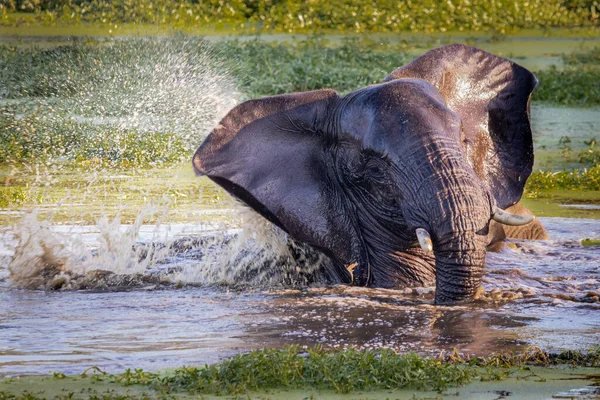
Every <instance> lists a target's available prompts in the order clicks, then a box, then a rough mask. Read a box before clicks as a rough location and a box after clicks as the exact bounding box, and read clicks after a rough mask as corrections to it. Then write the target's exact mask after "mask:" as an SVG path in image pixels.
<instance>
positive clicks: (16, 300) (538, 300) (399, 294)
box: [0, 218, 600, 376]
mask: <svg viewBox="0 0 600 400" xmlns="http://www.w3.org/2000/svg"><path fill="white" fill-rule="evenodd" d="M542 222H543V223H544V224H545V226H546V227H547V228H548V230H549V234H550V236H551V237H552V240H550V241H541V242H528V241H514V242H511V243H510V244H509V246H507V247H506V248H505V249H504V250H502V251H501V252H500V253H488V256H487V264H486V273H485V278H484V287H485V289H486V294H485V296H484V300H480V301H478V302H475V303H473V304H468V305H460V306H453V307H439V306H434V305H433V288H409V289H398V290H388V289H366V288H354V287H348V286H334V287H327V286H326V285H324V284H323V283H316V284H313V285H312V286H305V285H301V284H300V285H299V284H295V285H291V286H290V285H286V283H285V281H284V280H281V281H277V277H275V278H273V277H271V278H270V279H272V280H271V283H270V284H269V285H270V286H271V287H272V288H271V289H269V288H265V285H264V281H263V282H262V283H261V282H259V281H257V284H256V286H255V287H252V285H248V286H246V287H244V288H241V287H240V286H239V285H230V284H227V283H226V282H224V281H223V282H219V280H221V279H223V277H224V276H226V275H227V274H232V273H234V272H235V271H233V272H232V270H227V271H226V270H225V267H224V266H223V265H218V264H214V263H209V264H210V265H208V264H207V262H206V261H207V260H206V257H208V254H209V253H210V251H209V250H207V249H208V247H202V246H207V245H206V244H201V245H198V244H196V246H195V247H194V246H191V247H187V248H186V247H185V246H181V247H179V248H178V250H176V251H175V253H171V256H169V257H165V258H163V259H161V261H160V262H157V263H155V264H144V265H145V270H144V271H142V275H144V274H146V275H149V276H150V275H154V276H156V275H157V274H159V273H160V274H161V275H162V278H161V279H162V280H161V282H163V284H160V283H158V284H157V283H156V282H153V283H151V284H148V285H145V284H144V283H143V282H142V283H140V281H139V280H138V281H137V282H134V283H133V284H132V285H131V286H130V287H126V286H125V287H123V286H120V287H116V288H110V287H108V288H104V289H103V290H97V289H96V290H77V291H72V290H62V291H60V290H59V291H42V290H30V289H21V288H18V287H16V286H18V282H15V279H11V278H10V277H9V276H8V271H7V270H6V269H3V270H1V273H0V276H2V282H1V286H0V329H1V330H2V335H0V375H4V376H14V375H20V374H43V373H47V372H48V371H50V370H54V371H65V372H68V373H78V372H81V371H83V370H84V369H85V368H87V367H89V366H92V365H95V366H98V367H100V368H102V369H106V370H108V371H121V370H122V369H124V368H133V367H136V368H140V367H141V368H144V369H150V370H156V369H162V368H165V367H175V366H180V365H182V364H190V365H192V364H193V365H202V364H204V363H207V362H216V361H218V360H219V359H220V357H223V356H227V355H231V354H233V353H234V352H237V351H243V350H248V349H254V348H262V347H279V346H282V345H284V344H291V343H296V344H302V345H307V346H313V345H316V344H320V345H322V346H325V347H328V348H345V347H348V346H351V347H359V348H382V347H388V348H392V349H394V350H397V351H408V350H412V351H417V352H419V353H422V354H429V355H437V354H439V353H440V352H441V351H447V352H449V351H453V349H454V348H456V349H458V350H459V351H460V352H464V353H467V354H476V355H487V354H489V353H490V352H495V351H509V350H510V351H520V350H525V348H526V347H528V346H539V347H541V348H543V349H545V350H549V351H561V350H566V349H587V348H590V347H591V346H593V345H597V344H598V343H600V318H598V315H600V314H599V312H600V302H599V296H600V281H599V279H598V277H599V273H600V250H599V248H598V247H582V246H581V244H580V239H581V238H584V237H599V236H600V224H598V222H597V221H596V220H585V219H566V218H543V219H542ZM128 229H131V226H122V227H121V229H120V230H121V231H128ZM159 231H161V234H162V233H164V232H169V233H168V234H166V236H161V235H158V234H157V233H156V232H157V230H156V228H153V227H150V226H142V228H141V229H140V231H139V233H138V236H137V239H136V240H137V241H138V246H139V243H140V242H150V241H153V240H154V241H155V240H156V238H157V237H160V238H161V240H163V242H164V243H170V242H171V241H172V240H174V239H175V238H177V237H180V236H181V235H186V236H187V235H189V234H190V233H193V232H196V234H198V235H207V233H206V232H207V231H206V227H200V226H185V225H177V226H174V227H172V228H170V229H166V228H165V227H164V226H163V227H161V228H160V229H159ZM43 232H44V233H45V235H46V237H47V236H48V232H57V233H58V234H59V235H60V238H61V239H60V240H62V241H64V240H70V239H71V240H73V241H77V242H78V243H84V244H85V246H87V247H88V249H89V250H90V251H91V250H93V251H92V252H91V253H90V254H92V257H93V254H96V257H100V256H101V254H100V253H98V251H99V249H100V247H99V243H102V242H101V240H99V239H100V238H101V237H102V234H101V232H99V230H98V228H97V227H96V228H93V227H89V228H88V229H83V228H81V227H76V228H72V229H71V228H69V227H65V226H60V227H49V231H43ZM230 234H231V235H236V234H238V235H240V233H239V231H232V232H230ZM242 236H243V235H242ZM31 237H34V235H33V236H31ZM3 238H4V240H3V241H2V251H1V252H0V254H2V255H4V256H5V257H7V256H9V255H10V254H12V253H13V252H14V251H15V246H17V242H16V241H15V239H14V237H12V236H11V235H9V233H8V232H6V231H5V233H4V237H3ZM69 238H70V239H69ZM82 238H83V239H82ZM246 239H247V238H246ZM214 243H215V242H212V244H211V246H213V247H212V251H213V252H218V251H219V248H218V247H214ZM253 243H254V244H255V243H256V242H255V240H254V239H252V240H249V241H248V240H246V241H244V242H243V243H241V244H242V247H243V246H246V247H252V246H253ZM209 247H210V246H209ZM233 248H234V247H231V246H229V247H227V248H226V251H227V252H231V251H232V249H233ZM235 248H238V249H239V248H240V247H235ZM17 250H18V249H17ZM198 250H204V251H205V255H204V256H202V254H200V253H198ZM132 251H133V250H132ZM240 251H241V250H240ZM102 260H104V261H103V262H107V261H106V260H110V258H106V257H104V258H102ZM237 260H238V261H239V258H238V259H237ZM82 262H83V263H85V261H82ZM142 264H143V263H142ZM240 264H241V263H240ZM90 265H95V267H90ZM123 265H124V266H122V267H120V268H122V269H121V270H118V269H117V268H116V267H115V265H113V264H110V265H102V264H101V261H100V260H97V263H96V264H93V263H92V264H87V268H88V269H91V270H93V269H94V268H100V269H108V270H110V269H112V270H113V271H115V272H116V273H119V274H127V269H128V268H132V267H131V266H127V264H123ZM64 268H65V269H68V268H71V269H73V270H74V269H76V268H77V266H76V265H71V266H65V267H64ZM136 268H138V269H137V271H138V272H139V266H138V267H136ZM219 268H221V269H223V271H221V272H223V274H220V275H219V274H215V273H214V272H215V271H214V269H219ZM229 268H231V267H229ZM134 269H135V268H134ZM211 270H213V271H212V273H211ZM182 271H187V273H186V274H183V273H182ZM193 271H196V272H198V273H196V274H193V273H190V272H193ZM238 272H239V271H238ZM49 279H50V278H49ZM186 279H187V280H186ZM236 279H239V276H238V277H237V278H236ZM253 279H255V278H253V277H252V275H250V278H248V283H249V284H252V282H253V281H252V280H253ZM182 280H185V281H184V282H182ZM175 282H178V283H175ZM211 282H212V283H211ZM217 283H221V285H216V284H217ZM198 285H200V286H198ZM215 285H216V286H215Z"/></svg>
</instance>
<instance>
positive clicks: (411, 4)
mask: <svg viewBox="0 0 600 400" xmlns="http://www.w3.org/2000/svg"><path fill="white" fill-rule="evenodd" d="M0 11H1V12H2V13H3V15H2V19H1V20H0V21H2V23H3V24H5V25H18V24H28V23H40V22H42V23H45V24H55V23H57V22H60V23H68V24H77V23H80V22H100V23H104V24H110V25H118V24H123V23H149V24H167V25H173V26H182V27H183V26H190V25H204V26H213V27H227V28H228V29H231V30H242V31H250V32H255V31H267V32H272V31H275V32H314V31H323V30H337V31H341V32H401V31H419V32H439V31H441V32H444V31H448V30H459V31H463V30H487V31H490V30H492V31H496V32H501V33H504V32H507V31H514V30H517V29H521V28H539V27H547V28H549V27H581V26H597V24H598V14H599V13H600V6H599V5H598V3H597V2H595V1H593V0H547V1H543V0H529V1H525V0H517V1H510V2H508V1H495V2H488V1H485V0H471V1H460V0H458V1H456V0H455V1H448V2H438V1H433V0H428V1H420V2H417V1H413V0H405V1H402V2H397V1H392V0H383V1H378V2H376V3H373V4H368V5H365V4H364V3H363V2H360V1H357V0H352V1H341V0H334V1H325V0H315V1H311V2H308V3H298V2H289V1H285V2H281V1H274V0H259V1H246V0H235V1H219V2H216V1H208V2H196V1H191V0H115V1H111V2H105V1H100V0H8V1H5V2H3V3H2V8H0Z"/></svg>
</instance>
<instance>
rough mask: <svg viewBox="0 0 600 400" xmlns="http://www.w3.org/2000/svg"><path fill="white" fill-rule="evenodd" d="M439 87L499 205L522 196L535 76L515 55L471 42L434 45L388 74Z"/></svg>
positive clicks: (527, 168) (530, 146)
mask: <svg viewBox="0 0 600 400" xmlns="http://www.w3.org/2000/svg"><path fill="white" fill-rule="evenodd" d="M399 78H418V79H422V80H425V81H427V82H429V83H430V84H431V85H433V86H434V87H436V88H437V89H438V91H439V92H440V93H441V94H442V96H443V97H444V99H445V101H446V106H447V107H448V108H450V109H451V110H452V111H454V112H455V113H456V114H458V116H459V117H460V119H461V121H462V131H463V132H462V140H463V146H464V148H465V151H466V152H467V156H468V158H469V160H470V162H471V165H472V166H473V169H474V170H475V172H476V173H477V175H478V176H479V177H480V178H482V179H483V180H484V181H485V182H487V184H488V186H489V188H490V190H491V192H492V193H493V195H494V196H495V198H496V202H497V205H498V206H499V207H501V208H506V207H508V206H510V205H512V204H514V203H516V202H518V201H519V199H520V198H521V195H522V194H523V187H524V186H525V182H526V180H527V178H528V177H529V175H530V174H531V169H532V166H533V140H532V135H531V125H530V121H529V99H530V96H531V92H532V91H533V89H534V88H535V85H536V84H537V79H536V78H535V76H534V75H533V74H532V73H531V72H530V71H528V70H527V69H525V68H523V67H521V66H519V65H517V64H515V63H513V62H512V61H510V60H507V59H504V58H501V57H498V56H495V55H493V54H490V53H487V52H485V51H482V50H479V49H476V48H474V47H470V46H465V45H459V44H455V45H450V46H444V47H440V48H437V49H434V50H431V51H429V52H427V53H425V54H424V55H422V56H421V57H419V58H416V59H415V60H413V61H412V62H411V63H409V64H407V65H406V66H404V67H401V68H398V69H396V70H395V71H394V72H392V73H391V74H390V75H388V76H387V77H386V78H385V81H390V80H394V79H399Z"/></svg>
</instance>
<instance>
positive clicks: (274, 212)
mask: <svg viewBox="0 0 600 400" xmlns="http://www.w3.org/2000/svg"><path fill="white" fill-rule="evenodd" d="M338 101H339V96H338V95H337V93H336V92H335V91H333V90H318V91H313V92H305V93H296V94H287V95H280V96H272V97H265V98H262V99H257V100H250V101H247V102H244V103H242V104H240V105H238V106H237V107H235V108H234V109H233V110H232V111H230V112H229V114H228V115H227V116H226V117H225V118H224V119H223V120H222V121H221V122H220V123H219V125H218V126H217V127H216V128H215V129H214V130H213V132H212V133H211V134H210V135H209V136H208V137H207V138H206V140H205V141H204V143H202V145H201V146H200V147H199V148H198V150H197V151H196V153H195V154H194V157H193V166H194V169H195V171H196V173H197V174H199V175H207V176H208V177H209V178H210V179H212V180H213V181H215V182H216V183H218V184H219V185H220V186H222V187H223V188H225V189H226V190H227V191H228V192H229V193H231V194H232V195H233V196H235V197H237V198H239V199H241V200H242V201H244V202H245V203H246V204H247V205H249V206H250V207H252V208H253V209H254V210H256V211H257V212H259V213H260V214H262V215H263V216H264V217H265V218H267V219H269V220H270V221H271V222H273V223H275V224H276V225H278V226H279V227H280V228H282V229H283V230H285V231H286V232H288V233H290V234H292V236H293V237H294V238H296V239H298V240H300V241H303V242H305V243H308V244H312V245H315V246H319V247H325V248H332V247H331V246H333V245H334V244H333V243H328V241H329V240H330V239H331V238H332V237H336V235H333V234H332V232H335V231H338V230H341V229H343V228H342V227H340V226H336V224H339V218H332V217H331V216H332V210H331V191H332V188H331V186H330V185H329V184H328V178H327V177H328V175H329V171H328V170H329V169H330V168H329V166H327V165H325V164H324V159H323V157H322V155H323V148H324V146H323V144H324V140H326V138H325V137H324V133H323V129H322V127H324V126H326V124H327V122H328V114H329V113H330V112H331V108H333V107H335V106H336V105H337V103H338ZM349 250H350V249H349Z"/></svg>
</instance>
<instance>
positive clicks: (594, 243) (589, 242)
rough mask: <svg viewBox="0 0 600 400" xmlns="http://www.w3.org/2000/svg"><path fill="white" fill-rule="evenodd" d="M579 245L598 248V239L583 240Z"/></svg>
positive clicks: (599, 244)
mask: <svg viewBox="0 0 600 400" xmlns="http://www.w3.org/2000/svg"><path fill="white" fill-rule="evenodd" d="M581 245H582V246H584V247H591V246H600V239H589V238H588V239H583V240H582V241H581Z"/></svg>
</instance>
